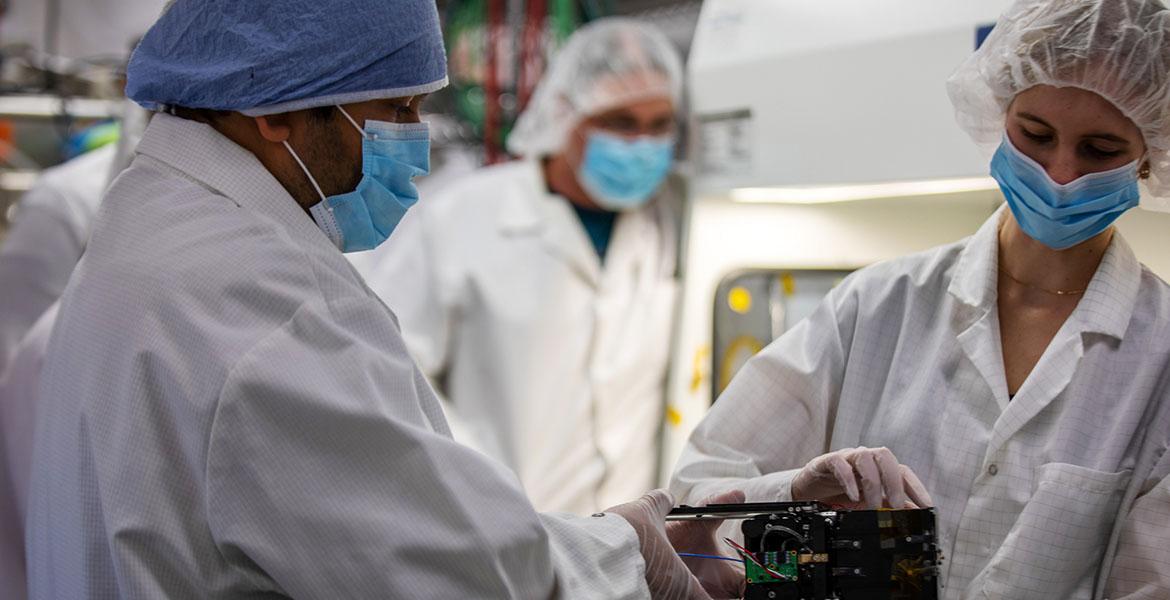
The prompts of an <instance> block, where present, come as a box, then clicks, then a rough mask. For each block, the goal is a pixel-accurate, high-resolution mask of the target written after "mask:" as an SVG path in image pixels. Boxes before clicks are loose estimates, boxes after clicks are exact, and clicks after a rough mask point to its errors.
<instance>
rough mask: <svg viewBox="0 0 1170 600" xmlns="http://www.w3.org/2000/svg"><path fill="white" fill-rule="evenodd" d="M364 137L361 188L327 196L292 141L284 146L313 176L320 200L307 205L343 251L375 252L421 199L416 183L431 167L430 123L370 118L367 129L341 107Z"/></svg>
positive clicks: (310, 175)
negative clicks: (309, 205) (372, 250)
mask: <svg viewBox="0 0 1170 600" xmlns="http://www.w3.org/2000/svg"><path fill="white" fill-rule="evenodd" d="M337 109H338V110H340V111H341V114H343V115H345V118H346V120H348V121H349V122H350V124H352V125H353V126H354V127H355V128H356V129H357V130H358V132H359V133H361V135H362V180H361V182H359V183H358V186H357V189H355V190H354V191H352V192H349V193H346V194H339V195H337V196H328V197H326V196H325V194H324V192H322V191H321V187H320V186H319V185H317V180H316V179H314V178H313V174H312V173H309V169H308V168H307V167H306V166H305V163H304V162H302V161H301V158H300V157H299V156H297V153H296V152H295V151H293V149H292V146H289V145H288V142H285V143H284V146H285V148H288V151H289V152H290V153H291V154H292V155H293V158H295V159H296V161H297V164H299V165H300V166H301V170H303V171H304V172H305V175H307V176H308V177H309V181H311V182H312V183H313V187H314V188H315V189H316V190H317V194H319V195H320V196H321V202H318V203H317V204H314V205H313V206H312V207H310V208H309V214H311V215H312V216H313V220H314V221H316V222H317V226H318V227H320V228H321V230H322V231H324V232H325V235H326V236H328V237H329V241H331V242H333V245H335V246H337V248H338V249H340V250H341V251H342V252H360V251H362V250H371V249H373V248H376V247H378V245H379V244H381V243H382V242H384V241H386V239H387V238H389V237H390V234H391V233H392V232H393V231H394V228H395V227H396V226H398V222H399V221H401V220H402V217H403V216H405V215H406V211H407V210H408V209H409V208H410V207H411V206H414V204H415V203H416V202H418V188H416V187H415V185H414V182H413V181H412V180H413V179H414V178H415V177H418V176H420V175H426V174H427V173H429V172H430V170H431V166H430V165H431V160H430V156H431V137H430V129H429V128H428V126H427V124H426V123H387V122H385V121H373V120H367V121H366V126H365V128H364V129H363V128H362V127H360V126H359V125H358V124H357V122H356V121H354V120H353V117H350V116H349V113H347V112H346V111H345V109H344V108H341V107H340V106H338V107H337Z"/></svg>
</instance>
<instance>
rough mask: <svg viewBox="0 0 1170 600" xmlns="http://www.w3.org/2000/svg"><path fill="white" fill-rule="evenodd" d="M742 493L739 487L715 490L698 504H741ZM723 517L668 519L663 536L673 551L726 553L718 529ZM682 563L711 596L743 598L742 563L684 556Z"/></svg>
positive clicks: (717, 554)
mask: <svg viewBox="0 0 1170 600" xmlns="http://www.w3.org/2000/svg"><path fill="white" fill-rule="evenodd" d="M743 501H744V494H743V492H741V491H738V490H737V491H734V492H726V493H723V494H716V495H714V496H711V497H710V498H707V499H706V500H704V501H703V502H702V503H700V504H699V506H707V505H709V504H742V503H743ZM723 522H724V521H723V520H722V519H719V520H710V521H707V520H704V521H670V522H668V523H667V524H666V537H667V538H669V539H670V545H671V546H674V549H675V551H677V552H684V553H688V554H706V555H712V556H727V557H728V558H737V557H735V556H730V555H728V554H727V553H726V552H725V551H724V550H725V549H726V548H727V546H726V545H725V544H723V543H721V542H720V541H719V539H718V535H717V533H716V532H717V530H718V529H719V526H720V525H722V524H723ZM683 563H684V564H686V566H687V568H688V569H690V570H691V573H693V574H694V575H695V578H696V579H698V580H699V584H700V585H702V586H703V589H704V590H706V592H707V593H708V594H710V595H711V597H712V598H720V599H722V598H742V597H743V588H744V585H745V584H746V583H747V580H746V579H745V578H744V571H743V566H742V563H740V564H736V563H734V562H728V561H724V560H714V559H710V558H688V557H683Z"/></svg>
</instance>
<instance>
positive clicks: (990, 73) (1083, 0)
mask: <svg viewBox="0 0 1170 600" xmlns="http://www.w3.org/2000/svg"><path fill="white" fill-rule="evenodd" d="M1042 84H1044V85H1052V86H1056V87H1078V88H1083V89H1086V90H1089V91H1091V92H1094V93H1096V94H1098V95H1100V96H1101V97H1103V98H1105V99H1107V100H1109V101H1110V102H1112V103H1113V104H1114V105H1115V106H1117V108H1118V109H1120V110H1121V112H1122V113H1123V114H1125V116H1127V117H1129V119H1130V120H1132V121H1133V122H1134V124H1136V125H1137V126H1138V127H1139V128H1140V129H1141V131H1142V135H1143V136H1144V137H1145V142H1146V147H1147V149H1148V150H1147V151H1148V153H1149V156H1148V159H1149V161H1150V168H1151V173H1150V178H1149V179H1148V180H1146V181H1145V184H1146V186H1147V188H1148V190H1149V192H1150V193H1151V194H1152V195H1153V196H1154V197H1155V198H1154V200H1155V201H1156V202H1159V203H1165V202H1167V201H1170V11H1167V9H1166V7H1165V6H1164V5H1163V4H1162V3H1161V2H1160V0H1019V1H1017V2H1016V3H1015V4H1013V5H1012V6H1011V7H1010V8H1009V9H1008V10H1007V11H1006V12H1005V13H1004V14H1003V15H1002V16H1001V17H1000V19H999V22H998V23H996V25H995V29H994V30H992V32H991V35H990V36H989V37H988V38H987V40H986V41H985V42H984V43H983V46H982V47H980V48H979V50H978V51H976V52H975V54H974V55H972V56H971V57H970V58H969V59H967V61H966V62H964V63H963V64H962V66H960V67H959V69H958V70H957V71H956V72H955V73H954V75H952V76H951V78H950V79H949V80H948V81H947V91H948V93H949V94H950V97H951V102H952V103H954V105H955V112H956V118H957V119H958V121H959V125H960V126H961V127H962V128H963V129H965V130H966V131H967V133H969V134H970V135H971V137H972V138H974V139H975V141H976V142H977V143H978V144H980V145H981V146H983V147H984V148H985V149H987V150H988V151H989V152H991V151H994V149H995V147H996V146H998V145H999V143H1000V142H1001V141H1002V139H1003V133H1004V127H1005V124H1004V121H1005V117H1006V113H1007V108H1008V106H1009V105H1010V104H1011V101H1012V99H1013V98H1015V96H1016V94H1019V93H1020V92H1022V91H1024V90H1027V89H1028V88H1030V87H1033V86H1036V85H1042Z"/></svg>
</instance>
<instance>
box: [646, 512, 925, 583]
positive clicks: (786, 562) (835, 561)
mask: <svg viewBox="0 0 1170 600" xmlns="http://www.w3.org/2000/svg"><path fill="white" fill-rule="evenodd" d="M682 518H686V519H742V520H743V525H742V527H741V530H742V532H743V544H742V545H741V544H738V543H736V542H735V541H734V540H727V543H728V544H729V545H731V546H732V547H733V548H735V551H736V552H737V553H739V555H740V558H741V559H742V560H743V563H744V577H745V579H746V586H745V592H744V598H745V600H757V599H759V600H937V598H938V571H939V568H938V565H939V561H940V556H939V551H938V545H937V538H936V535H937V534H936V531H935V515H934V511H933V510H932V509H907V510H844V509H833V508H830V507H828V506H825V505H823V504H820V503H817V502H778V503H759V504H738V505H731V504H729V505H720V506H707V507H701V508H691V507H683V508H680V509H676V511H674V512H672V513H671V516H670V517H668V519H682Z"/></svg>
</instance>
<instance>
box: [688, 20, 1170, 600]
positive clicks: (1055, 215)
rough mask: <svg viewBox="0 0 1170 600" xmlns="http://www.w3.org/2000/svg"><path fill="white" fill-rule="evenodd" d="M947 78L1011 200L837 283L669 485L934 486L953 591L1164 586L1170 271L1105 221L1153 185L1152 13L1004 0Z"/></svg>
mask: <svg viewBox="0 0 1170 600" xmlns="http://www.w3.org/2000/svg"><path fill="white" fill-rule="evenodd" d="M948 88H949V92H950V96H951V99H952V101H953V103H954V105H955V107H956V110H957V115H958V121H959V123H960V125H961V126H962V127H963V128H964V129H965V130H967V131H968V132H969V133H970V134H971V135H972V137H973V138H974V139H975V140H976V141H977V142H979V143H980V144H983V145H984V146H985V147H986V148H987V149H988V150H992V151H993V152H994V154H993V157H992V159H991V174H992V176H993V177H994V178H995V179H996V180H997V181H998V182H999V185H1000V188H1001V189H1002V191H1003V193H1004V196H1005V197H1006V199H1007V208H1001V209H1000V210H999V211H997V212H996V213H995V215H994V216H993V217H991V219H989V220H988V221H987V222H986V224H985V225H984V226H983V227H982V228H981V229H980V230H979V231H978V232H977V233H975V235H974V236H973V237H970V238H967V239H965V240H962V241H960V242H958V243H955V244H951V245H948V246H943V247H940V248H937V249H934V250H931V251H928V252H925V253H922V254H917V255H914V256H909V257H906V258H901V259H897V260H893V261H890V262H887V263H883V264H879V265H876V266H873V267H870V268H866V269H863V270H861V271H859V272H857V273H855V274H854V275H852V276H851V277H849V278H848V279H847V280H846V281H845V282H844V283H842V284H841V285H840V286H839V287H837V288H836V289H834V290H833V291H832V292H831V293H830V294H829V296H828V297H827V298H826V299H825V301H824V302H823V303H822V304H821V306H820V308H819V309H818V310H817V312H816V313H815V314H814V315H812V316H811V317H810V318H809V319H807V320H806V321H804V322H802V323H801V324H799V325H797V326H796V327H795V328H793V329H792V330H791V331H789V332H788V333H786V334H785V335H783V336H781V337H780V338H779V339H778V340H776V341H775V342H773V343H772V344H771V345H770V346H769V347H768V348H766V349H765V350H764V351H763V352H762V353H761V354H760V355H759V356H758V357H756V358H755V359H753V360H752V361H750V362H749V363H748V365H747V366H746V367H745V368H744V369H743V371H742V372H741V373H740V375H738V376H737V377H736V378H735V380H734V381H733V382H732V383H731V385H730V387H728V389H727V390H726V392H724V394H723V395H722V396H721V397H720V398H719V400H718V402H716V403H715V405H714V407H713V408H712V409H711V412H710V414H709V415H708V416H707V417H706V419H705V420H704V421H703V422H702V423H701V424H700V425H699V427H698V428H697V429H696V430H695V432H694V434H693V436H692V437H691V439H690V441H689V443H688V445H687V447H686V449H685V451H684V453H683V456H682V457H681V459H680V460H679V463H678V466H677V471H676V472H675V475H674V479H673V482H672V484H671V488H672V490H673V491H674V492H675V494H677V495H678V496H679V497H680V499H684V501H685V499H695V498H702V497H704V495H706V494H711V493H714V492H716V491H718V490H721V489H730V488H738V489H743V490H744V491H745V492H746V494H747V498H748V500H752V501H758V500H771V501H775V500H790V499H792V500H821V501H825V502H829V503H838V504H845V505H853V506H865V507H870V508H874V507H880V506H890V507H893V508H901V507H903V506H912V505H917V506H923V505H934V506H935V507H937V510H938V517H939V534H940V536H941V539H942V542H943V554H944V555H945V556H946V561H945V562H944V563H943V564H942V566H941V577H942V583H943V584H944V586H945V587H944V594H945V597H946V598H948V599H955V600H957V599H960V598H1000V599H1003V598H1007V599H1015V598H1019V599H1024V598H1027V599H1030V600H1043V599H1054V600H1055V599H1062V600H1064V599H1068V598H1103V597H1108V598H1112V599H1115V600H1116V599H1120V598H1167V597H1170V452H1168V451H1167V450H1170V286H1168V285H1167V284H1166V282H1164V281H1162V280H1161V279H1159V278H1158V277H1157V276H1156V275H1154V274H1153V273H1151V272H1150V271H1149V270H1148V269H1146V268H1145V267H1143V266H1142V265H1141V264H1140V263H1139V262H1138V260H1137V258H1136V257H1135V256H1134V253H1133V251H1131V250H1130V248H1129V246H1128V245H1127V244H1126V243H1125V240H1124V239H1122V237H1121V235H1120V234H1119V233H1117V231H1116V230H1115V229H1114V228H1113V222H1114V220H1115V219H1117V217H1118V216H1120V215H1121V214H1122V213H1124V212H1125V211H1127V210H1130V209H1132V208H1134V207H1136V206H1138V205H1139V201H1140V200H1139V198H1140V197H1141V192H1140V184H1141V185H1144V186H1145V188H1146V193H1147V195H1148V201H1149V202H1150V203H1151V205H1154V204H1157V203H1163V204H1164V203H1165V202H1166V200H1167V199H1170V11H1168V10H1167V9H1166V7H1165V6H1164V5H1163V4H1162V3H1161V2H1160V1H1158V0H1061V1H1050V0H1019V1H1017V2H1015V3H1014V4H1013V5H1011V7H1010V8H1008V10H1007V12H1005V13H1004V14H1003V16H1002V17H1001V18H1000V19H999V22H998V23H997V24H996V26H995V29H994V31H993V32H992V33H991V36H990V37H989V38H987V40H986V42H984V44H983V46H982V47H981V48H980V49H979V50H978V51H977V52H976V53H975V54H974V55H973V56H971V58H970V59H969V60H967V61H966V62H965V63H964V64H963V65H962V66H961V67H959V69H958V71H957V72H956V73H955V74H954V75H953V77H952V78H951V79H950V81H949V83H948ZM919 478H921V481H920V480H919Z"/></svg>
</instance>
